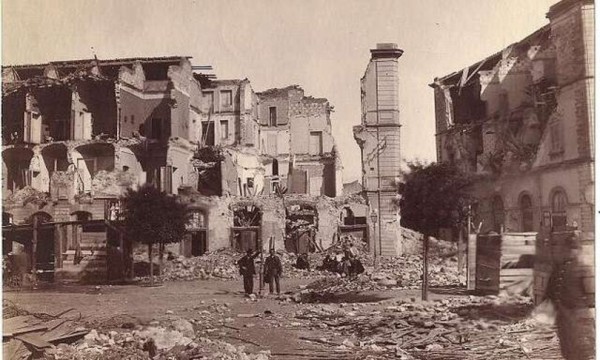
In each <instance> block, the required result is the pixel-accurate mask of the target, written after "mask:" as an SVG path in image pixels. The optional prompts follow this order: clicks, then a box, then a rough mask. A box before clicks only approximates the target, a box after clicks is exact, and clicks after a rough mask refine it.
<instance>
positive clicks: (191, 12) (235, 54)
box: [1, 0, 558, 182]
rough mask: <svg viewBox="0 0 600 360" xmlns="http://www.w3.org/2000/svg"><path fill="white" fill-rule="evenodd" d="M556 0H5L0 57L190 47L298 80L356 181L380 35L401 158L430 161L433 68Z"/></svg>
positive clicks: (540, 22)
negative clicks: (392, 83)
mask: <svg viewBox="0 0 600 360" xmlns="http://www.w3.org/2000/svg"><path fill="white" fill-rule="evenodd" d="M557 1H558V0H452V1H448V0H420V1H414V0H289V1H281V0H253V1H241V0H240V1H238V0H220V1H219V0H210V1H207V0H2V2H1V3H2V64H3V65H13V64H32V63H43V62H48V61H56V60H75V59H89V58H93V56H94V54H95V55H96V56H97V57H98V58H99V59H110V58H117V57H136V56H144V57H151V56H171V55H182V56H183V55H185V56H192V57H193V59H192V63H193V64H194V65H212V66H213V68H214V73H215V74H216V75H217V77H218V78H220V79H243V78H248V79H249V80H250V81H251V84H252V87H253V89H254V90H255V91H262V90H266V89H269V88H273V87H284V86H287V85H291V84H298V85H300V86H302V87H303V88H304V90H305V94H306V95H309V96H314V97H326V98H328V99H329V101H330V103H331V104H332V105H333V106H334V107H335V111H334V113H333V114H332V117H331V122H332V128H333V134H334V136H335V139H336V142H337V146H338V150H339V153H340V154H341V157H342V164H343V166H344V182H350V181H353V180H358V179H360V166H361V164H360V160H359V158H360V152H359V148H358V145H357V144H356V142H355V141H354V138H353V136H352V126H354V125H358V124H360V78H361V77H362V76H363V74H364V71H365V68H366V66H367V63H368V61H369V58H370V52H369V50H370V49H372V48H375V45H376V44H377V43H386V42H393V43H397V44H398V46H399V48H401V49H403V50H404V55H403V56H402V57H401V58H400V59H399V81H400V86H399V89H400V91H399V97H400V99H399V101H400V119H401V121H402V123H403V127H402V129H401V156H402V157H403V158H404V159H406V160H407V161H410V160H415V159H419V160H424V161H435V137H434V135H435V117H434V102H433V89H431V88H430V87H429V86H428V85H429V84H430V83H432V81H433V79H434V78H435V77H440V76H444V75H447V74H449V73H452V72H454V71H458V70H461V69H463V68H465V67H466V66H468V65H471V64H473V63H475V62H477V61H478V60H480V59H482V58H484V57H486V56H488V55H491V54H493V53H495V52H497V51H499V50H501V49H503V48H505V47H506V46H508V45H510V44H512V43H514V42H516V41H518V40H520V39H522V38H524V37H525V36H527V35H528V34H530V33H532V32H534V31H535V30H537V29H538V28H540V27H542V26H544V25H545V24H547V19H546V13H547V11H548V9H549V7H550V6H551V5H552V4H554V3H556V2H557Z"/></svg>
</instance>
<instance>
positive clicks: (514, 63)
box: [431, 0, 595, 358]
mask: <svg viewBox="0 0 600 360" xmlns="http://www.w3.org/2000/svg"><path fill="white" fill-rule="evenodd" d="M547 17H548V19H549V20H550V21H549V24H548V25H546V26H544V27H542V28H541V29H539V30H537V31H536V32H534V33H533V34H531V35H529V36H528V37H526V38H525V39H523V40H521V41H519V42H517V43H514V44H512V45H510V46H508V47H507V48H505V49H503V50H502V51H500V52H498V53H496V54H494V55H492V56H490V57H487V58H485V59H483V60H481V61H479V62H477V63H475V64H473V65H471V66H469V67H467V68H465V69H464V70H462V71H458V72H455V73H452V74H450V75H447V76H444V77H441V78H437V79H435V80H434V83H433V84H432V85H431V86H432V87H433V88H434V93H435V114H436V145H437V157H438V161H445V162H453V163H455V164H457V165H458V166H459V167H461V168H462V169H463V170H465V171H466V172H467V173H470V174H471V175H473V178H474V184H473V186H472V188H471V190H470V191H471V195H472V196H473V197H474V200H475V203H474V204H473V205H472V209H471V210H472V215H473V217H472V220H473V222H472V223H473V225H475V226H474V229H472V230H469V232H471V231H474V232H475V233H476V235H474V236H471V235H469V245H468V246H469V265H468V286H469V288H471V289H477V290H483V291H489V290H492V291H494V292H496V293H497V292H498V291H499V290H510V289H511V288H514V289H516V290H518V291H519V292H520V293H522V291H530V290H528V289H530V288H532V289H533V298H534V302H535V303H536V304H539V303H541V302H542V301H544V300H546V299H550V300H552V301H553V304H554V306H555V307H556V309H557V313H558V314H559V315H558V318H560V319H568V320H566V321H561V324H560V325H559V329H560V330H559V331H560V332H561V333H562V334H561V337H563V335H564V334H567V335H566V336H565V338H569V337H570V339H569V340H567V342H563V341H562V339H561V347H562V350H563V354H571V355H568V356H567V355H565V356H566V357H570V358H583V357H585V356H583V355H582V354H583V353H586V352H588V353H590V354H593V352H594V350H593V344H594V338H595V335H594V334H595V330H594V329H595V328H594V324H595V320H594V319H595V285H594V284H595V271H594V269H595V265H594V263H595V259H594V248H595V236H594V234H595V228H594V184H595V181H594V79H595V75H594V71H595V69H594V1H592V0H562V1H560V2H558V3H556V4H555V5H553V6H551V7H550V11H549V12H548V13H547ZM469 227H470V226H469ZM573 334H576V335H575V336H572V335H573Z"/></svg>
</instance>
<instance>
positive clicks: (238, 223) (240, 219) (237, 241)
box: [231, 204, 262, 252]
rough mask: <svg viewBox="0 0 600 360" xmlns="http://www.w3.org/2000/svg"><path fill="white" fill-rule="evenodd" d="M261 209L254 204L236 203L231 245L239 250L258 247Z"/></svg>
mask: <svg viewBox="0 0 600 360" xmlns="http://www.w3.org/2000/svg"><path fill="white" fill-rule="evenodd" d="M261 222H262V211H261V210H260V208H258V207H257V206H255V205H254V204H238V205H237V206H236V207H235V209H234V211H233V227H232V228H231V231H232V241H233V244H232V247H233V248H234V249H235V250H237V251H241V252H245V251H247V250H257V249H259V248H260V242H259V240H260V230H261V226H260V224H261Z"/></svg>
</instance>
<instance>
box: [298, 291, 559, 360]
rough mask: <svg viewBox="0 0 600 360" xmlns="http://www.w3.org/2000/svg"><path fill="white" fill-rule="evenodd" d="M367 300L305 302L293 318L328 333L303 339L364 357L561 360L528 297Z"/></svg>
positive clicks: (553, 339) (550, 333)
mask: <svg viewBox="0 0 600 360" xmlns="http://www.w3.org/2000/svg"><path fill="white" fill-rule="evenodd" d="M367 305H368V304H350V305H349V306H351V311H349V309H346V308H345V307H340V306H334V305H330V304H325V305H307V307H305V308H302V309H301V310H298V311H296V314H295V316H294V318H295V319H296V321H300V322H301V326H303V327H305V328H308V329H309V330H310V329H327V334H329V335H328V337H326V338H319V339H314V338H307V339H305V340H307V341H310V342H316V343H321V344H325V345H327V346H335V347H336V349H338V348H339V349H348V350H350V349H352V351H354V352H355V353H356V354H359V353H360V354H361V357H362V358H365V357H366V355H367V353H370V354H371V355H373V354H377V356H376V358H381V359H385V358H405V359H413V358H418V359H440V360H441V359H516V358H531V359H533V358H535V359H562V357H561V355H560V348H559V344H558V338H557V336H556V330H555V328H554V326H553V325H548V324H546V323H540V322H538V321H536V320H535V319H534V318H533V317H530V316H528V314H529V311H530V309H531V306H532V304H531V300H530V299H529V298H525V297H512V298H498V297H495V296H488V297H483V298H481V297H473V296H470V297H460V298H451V299H444V300H441V301H435V302H423V303H415V302H412V301H405V300H397V301H395V302H393V303H390V304H389V305H388V306H387V307H386V308H385V309H383V310H380V309H368V306H367Z"/></svg>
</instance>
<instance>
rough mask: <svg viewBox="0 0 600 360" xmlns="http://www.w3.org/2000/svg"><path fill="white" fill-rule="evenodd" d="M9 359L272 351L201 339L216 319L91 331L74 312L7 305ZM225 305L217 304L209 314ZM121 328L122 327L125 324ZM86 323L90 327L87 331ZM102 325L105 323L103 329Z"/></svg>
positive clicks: (241, 356)
mask: <svg viewBox="0 0 600 360" xmlns="http://www.w3.org/2000/svg"><path fill="white" fill-rule="evenodd" d="M3 305H4V316H5V318H4V327H3V338H4V344H3V355H4V356H3V357H4V358H5V359H11V360H20V359H30V358H45V359H56V360H60V359H73V360H79V359H81V360H88V359H114V360H117V359H140V360H141V359H161V360H162V359H225V360H229V359H231V360H266V359H269V358H270V354H269V352H268V351H262V352H259V353H257V354H249V353H246V351H245V350H244V347H243V346H235V345H232V344H230V343H227V342H225V341H221V340H218V339H209V338H207V337H203V336H199V335H197V333H203V332H205V331H203V330H202V329H201V328H199V326H198V324H209V323H211V322H213V321H216V319H214V318H210V319H207V318H202V319H200V320H198V321H196V320H194V321H193V323H194V324H192V322H191V321H188V320H185V319H182V318H179V317H176V316H172V317H170V318H168V319H166V320H162V321H152V322H150V324H148V325H146V326H142V325H139V324H135V323H132V322H129V321H125V320H122V321H116V322H113V323H109V322H105V323H104V324H102V325H101V326H100V327H101V329H91V330H90V326H89V325H91V324H88V323H86V321H85V320H84V319H82V318H81V314H79V316H67V314H72V313H75V311H73V310H74V309H69V310H67V311H64V312H62V313H60V314H58V315H55V316H53V315H49V314H41V313H40V314H30V313H28V312H27V311H24V310H21V309H19V308H18V307H16V306H15V305H14V304H11V303H8V302H5V303H4V304H3ZM221 307H223V305H211V307H209V309H210V310H209V311H207V313H209V314H210V313H213V312H214V313H217V314H219V315H220V314H222V312H218V311H214V310H216V309H217V308H219V309H220V308H221ZM119 323H120V324H119ZM82 324H85V325H86V326H82ZM97 325H100V324H97Z"/></svg>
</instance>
